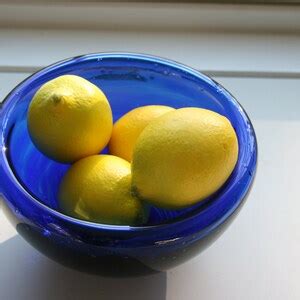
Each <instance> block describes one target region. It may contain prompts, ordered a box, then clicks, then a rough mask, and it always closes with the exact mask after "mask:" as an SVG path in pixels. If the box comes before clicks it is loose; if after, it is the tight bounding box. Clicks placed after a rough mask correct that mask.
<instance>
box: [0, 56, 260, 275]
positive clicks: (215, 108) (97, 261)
mask: <svg viewBox="0 0 300 300" xmlns="http://www.w3.org/2000/svg"><path fill="white" fill-rule="evenodd" d="M70 74H72V75H75V76H79V77H81V78H83V79H84V80H87V81H88V83H89V84H92V85H94V86H95V87H97V89H101V90H102V93H103V95H105V98H106V99H107V102H105V101H102V103H105V107H110V110H111V112H112V115H113V119H114V126H116V125H117V124H118V120H120V123H121V119H122V118H125V116H126V115H127V114H131V113H130V112H131V111H133V112H134V110H135V109H142V110H143V109H144V108H142V107H148V106H167V107H170V109H169V110H170V111H168V112H165V113H162V114H161V115H159V116H156V115H155V114H153V116H152V115H151V114H150V115H151V117H150V119H147V118H148V117H147V118H145V119H147V121H146V122H144V123H142V122H141V125H140V127H139V126H137V125H138V122H137V121H133V122H134V126H135V128H138V130H136V131H132V133H130V134H129V136H130V135H131V134H132V136H134V139H133V140H134V142H133V143H132V144H130V147H131V149H132V151H131V152H130V151H128V152H129V153H132V154H131V155H132V159H131V161H130V158H127V162H126V161H125V160H124V158H117V157H116V156H117V155H120V156H121V154H117V153H115V152H113V151H114V150H113V149H112V148H113V147H111V143H110V142H109V141H108V140H109V138H107V139H105V138H103V136H104V135H105V132H104V128H109V127H110V128H112V122H107V124H108V126H107V127H106V125H104V123H101V122H100V123H101V124H100V123H99V124H98V125H99V127H98V126H96V127H97V133H98V134H95V135H93V142H95V144H97V145H98V146H99V148H97V147H98V146H97V147H95V148H93V151H91V152H89V153H87V152H86V153H84V154H83V155H80V156H78V157H74V158H71V159H61V158H56V157H55V156H54V155H51V154H49V152H46V151H45V149H44V148H42V147H40V146H39V142H38V139H36V138H35V140H34V137H33V136H34V133H33V132H32V130H31V129H30V126H27V123H28V122H29V118H27V116H28V115H29V113H30V110H28V108H29V107H30V103H31V101H32V100H33V99H34V98H35V95H36V93H38V91H39V89H41V88H43V86H44V85H45V84H46V85H47V83H48V82H49V81H51V80H56V79H57V78H60V77H61V76H66V75H67V76H69V75H70ZM83 79H82V80H83ZM69 88H70V87H69ZM72 88H74V89H75V88H79V85H78V86H75V87H72ZM60 93H61V92H60ZM54 98H56V97H54ZM81 98H82V95H81ZM83 98H85V97H83ZM60 101H61V100H59V101H58V102H59V103H60ZM54 102H57V101H56V100H54ZM108 105H109V106H108ZM97 107H98V106H97ZM185 107H195V109H196V111H197V113H195V115H197V114H198V112H199V111H201V114H202V113H203V111H205V112H206V113H207V114H209V115H210V114H213V115H214V116H215V115H217V116H216V119H217V120H218V121H217V120H216V124H215V125H216V126H212V128H214V129H216V130H213V132H212V131H211V130H209V131H210V132H211V133H212V135H207V131H208V129H209V128H210V126H211V125H212V124H211V123H209V124H210V125H209V124H208V123H205V122H204V121H205V120H206V117H207V116H206V117H204V115H203V114H202V117H201V120H200V118H198V117H196V116H192V115H194V113H191V111H189V112H188V117H186V115H185V116H181V114H183V112H185V110H191V108H185ZM68 109H69V107H68ZM68 109H67V111H69V112H70V116H71V115H72V113H71V112H72V109H71V110H68ZM192 110H194V109H192ZM63 111H64V112H66V111H65V110H63ZM106 111H107V112H109V109H107V110H106ZM84 112H85V113H87V115H89V114H92V115H96V116H98V117H97V118H99V120H100V119H101V118H102V117H103V115H100V114H99V112H96V111H93V112H91V111H89V109H88V106H87V110H85V111H84ZM212 112H213V113H212ZM78 113H79V115H80V116H81V117H80V120H81V121H82V123H81V124H82V125H86V126H87V127H85V128H86V129H87V128H88V126H89V125H88V124H87V123H85V122H87V121H88V118H85V117H84V116H83V115H84V114H85V113H84V114H82V111H80V112H78ZM79 115H77V116H79ZM107 115H108V114H107ZM54 116H55V117H57V116H58V115H57V114H56V115H55V114H54ZM48 117H49V115H48ZM194 118H195V119H196V120H197V122H196V121H195V120H194V121H195V122H194V121H193V119H194ZM225 118H226V119H228V120H229V121H228V122H226V121H224V120H225ZM42 119H43V118H42ZM129 119H131V118H129ZM133 119H134V118H133ZM208 119H209V118H208ZM61 120H62V121H63V119H61ZM70 120H73V118H71V117H70ZM125 120H126V118H125ZM45 122H46V119H45ZM174 122H175V123H176V122H178V127H177V126H174ZM219 122H220V123H219ZM0 123H1V139H0V148H1V149H2V150H1V152H0V155H1V156H0V194H1V195H2V197H3V199H4V201H3V203H4V205H3V207H4V209H5V212H6V215H7V216H8V217H9V218H10V220H11V221H12V223H13V224H14V226H15V227H16V229H17V231H18V232H19V233H20V234H21V235H22V236H23V237H24V238H25V239H26V240H27V241H28V242H29V243H31V244H32V245H33V246H34V247H36V248H37V249H38V250H40V251H41V252H42V253H44V254H45V255H47V256H49V257H51V258H52V259H54V260H56V261H58V262H60V263H63V264H65V265H67V266H70V267H73V268H76V269H79V270H82V271H87V272H92V273H97V274H104V275H118V276H123V275H139V274H147V273H151V272H155V271H163V270H166V269H169V268H171V267H174V266H176V265H178V264H180V263H182V262H184V261H186V260H188V259H190V258H191V257H193V256H194V255H195V254H197V253H199V252H200V251H202V250H203V249H204V248H205V247H207V246H208V245H209V244H210V243H211V242H212V241H213V240H215V239H216V238H217V237H218V236H219V235H220V234H221V233H222V232H223V231H224V230H225V229H226V227H227V226H228V224H229V223H230V222H231V221H232V220H233V218H234V216H235V215H236V214H237V213H238V211H239V210H240V208H241V207H242V203H244V200H245V196H246V194H247V192H248V191H249V188H250V186H251V183H252V181H253V178H254V174H255V169H256V154H257V146H256V139H255V134H254V130H253V127H252V125H251V122H250V120H249V118H248V116H247V115H246V113H245V112H244V110H243V109H242V108H241V106H240V105H239V104H238V103H237V102H236V100H235V99H234V98H233V97H232V96H231V95H230V94H229V93H228V92H227V91H226V90H225V89H223V88H222V87H220V86H219V85H218V84H217V83H216V82H214V81H213V80H211V79H210V78H208V77H207V76H205V75H203V74H201V73H199V72H198V71H195V70H193V69H191V68H189V67H186V66H184V65H181V64H178V63H175V62H171V61H168V60H164V59H160V58H156V57H151V56H144V55H139V54H126V53H119V54H117V53H113V54H93V55H85V56H82V57H76V58H74V59H70V60H66V61H63V62H60V63H58V64H55V65H53V66H49V67H47V68H45V69H43V70H41V71H39V72H37V73H36V74H34V75H33V76H31V77H29V78H28V79H27V80H25V81H24V82H23V83H21V84H20V85H19V86H18V87H16V88H15V89H14V90H13V91H12V92H11V93H10V94H9V95H8V97H7V98H6V100H5V102H4V104H3V106H2V107H1V112H0ZM125 123H126V122H125ZM79 124H80V122H78V123H76V124H74V126H73V128H72V130H73V131H71V130H70V131H67V132H75V131H76V130H79V131H80V127H77V125H79ZM109 124H110V125H109ZM121 124H122V123H121ZM200 124H206V125H203V128H204V130H202V129H201V130H200V131H199V126H200ZM218 124H219V125H220V124H222V125H220V126H219V125H218ZM125 125H126V124H125ZM125 125H123V126H120V127H119V130H117V132H119V134H120V135H119V136H123V134H122V131H123V129H124V130H126V131H127V129H126V128H127V126H125ZM183 125H184V126H183ZM64 126H66V125H61V127H60V128H61V130H58V134H62V133H64V131H63V130H62V129H63V127H64ZM65 128H66V127H65ZM151 128H152V129H151ZM153 128H158V129H155V130H153ZM172 128H173V129H172ZM195 128H197V130H196V129H195ZM222 128H223V129H224V131H223V129H222ZM225 128H226V129H225ZM28 129H29V131H28ZM39 129H41V130H43V127H42V126H40V128H38V129H37V130H39ZM50 129H51V130H52V129H54V127H50ZM170 130H171V131H170ZM190 130H191V132H193V134H190ZM195 130H196V131H195ZM105 131H106V134H107V132H108V131H109V130H105ZM65 132H66V131H65ZM136 132H137V134H136ZM170 132H173V133H172V134H169V133H170ZM83 133H84V135H88V134H90V133H91V132H88V131H83ZM223 133H224V134H225V135H227V134H229V137H230V138H229V139H225V140H226V142H225V140H224V134H223ZM52 134H54V133H52ZM52 134H51V135H52ZM214 134H216V135H217V136H218V138H217V139H210V138H211V137H212V136H214ZM54 135H55V134H54ZM108 135H109V137H111V136H113V135H114V129H113V130H112V131H110V133H109V134H108ZM124 135H125V134H124ZM101 136H102V139H103V140H105V142H103V146H102V145H101V147H100V142H99V143H98V138H99V139H100V138H101ZM178 136H181V138H180V139H178ZM43 137H44V136H43ZM195 137H196V138H195ZM234 137H236V138H234ZM77 138H78V140H75V141H74V143H71V144H70V145H71V146H70V147H72V145H74V146H75V145H76V143H77V142H78V144H80V145H79V147H78V148H77V149H80V147H83V148H84V144H81V143H80V136H78V135H77ZM94 138H95V140H94ZM170 138H171V139H170ZM200 138H201V139H202V140H204V141H205V142H206V141H207V143H205V147H204V146H203V147H204V149H201V147H202V145H204V144H202V143H201V147H200V145H199V144H197V143H198V142H199V141H200ZM65 139H67V138H65ZM117 140H118V138H117ZM61 141H62V144H64V145H65V143H64V142H67V141H65V140H64V139H63V138H62V139H61ZM216 141H219V143H217V142H216ZM237 141H238V143H236V142H237ZM106 143H108V144H107V146H106V147H105V144H106ZM121 143H123V142H122V141H121ZM157 143H158V144H157ZM87 144H88V143H87ZM54 145H55V143H54ZM157 145H159V146H157ZM237 146H238V148H237ZM70 147H68V146H64V147H62V148H60V149H63V152H64V151H65V150H66V153H67V154H68V152H71V150H74V149H68V148H70ZM74 148H75V147H74ZM96 148H97V152H96V153H93V152H94V151H96V150H95V149H96ZM100 148H103V150H102V151H101V149H100ZM117 148H119V147H117ZM126 149H127V148H126ZM126 149H124V150H126ZM128 149H129V147H128ZM151 149H154V150H155V151H151ZM212 149H215V150H214V151H212ZM217 149H218V150H217ZM68 150H70V151H68ZM98 151H99V152H100V151H101V153H98ZM109 151H110V153H109ZM187 151H188V152H187ZM160 152H161V153H160ZM181 153H184V154H186V153H189V154H187V155H181ZM204 153H206V155H204ZM200 154H201V155H200ZM194 155H195V157H196V156H197V157H199V160H197V159H196V158H195V157H194ZM94 156H96V157H97V159H95V160H94V158H93V157H94ZM60 157H62V156H60ZM103 157H106V158H107V157H109V158H112V157H114V158H113V160H114V163H107V164H106V163H103V160H102V158H103ZM129 157H130V156H129ZM91 158H92V161H89V160H90V159H91ZM212 158H213V159H212ZM85 160H88V161H89V162H88V163H86V162H84V161H85ZM101 160H102V162H101ZM109 160H110V159H109ZM82 161H83V162H84V163H83V165H82ZM99 161H100V162H101V163H100V162H99ZM106 161H107V160H106ZM200 161H202V163H201V164H200ZM220 161H223V163H220ZM121 162H122V163H121ZM130 163H131V167H129V166H130ZM210 163H211V164H212V166H213V167H212V168H211V169H210V170H206V171H205V168H202V167H201V166H207V165H209V164H210ZM77 164H80V168H77V167H76V165H77ZM146 164H149V166H147V167H146V166H145V165H146ZM92 165H93V166H95V173H92V170H93V167H92ZM225 166H226V167H225ZM120 169H122V172H120ZM72 170H73V171H74V170H75V171H74V172H73V171H72ZM78 170H79V171H78ZM143 170H144V171H145V172H142V171H143ZM178 170H181V172H178ZM77 171H78V172H77ZM219 171H220V173H219ZM221 171H222V172H221ZM210 172H211V173H210ZM120 173H121V175H120ZM221 173H222V176H220V174H221ZM68 174H71V175H68ZM72 174H73V175H72ZM74 174H75V175H74ZM101 174H102V175H101ZM103 174H104V175H103ZM206 174H207V175H209V174H217V175H218V174H219V176H220V177H219V178H218V183H217V182H214V181H213V180H212V181H210V180H208V178H209V177H206ZM99 175H101V176H99ZM211 176H214V175H211ZM103 177H105V178H109V180H108V182H109V184H108V185H106V184H103V183H104V180H103ZM68 178H71V179H68ZM74 178H75V179H74ZM101 178H102V179H101ZM151 179H153V182H152V180H151ZM203 180H207V182H210V184H211V185H207V182H206V184H205V185H201V183H202V182H203ZM72 181H75V182H76V185H74V184H73V183H72ZM84 181H85V182H88V184H82V183H83V182H84ZM64 182H65V184H64ZM70 182H71V183H70ZM120 183H123V185H122V184H120ZM119 184H120V185H119ZM110 185H111V188H110ZM64 186H65V187H64ZM89 186H92V187H94V188H91V189H90V188H89ZM117 186H118V188H117ZM122 186H124V189H123V188H122ZM167 186H168V188H164V187H167ZM184 186H185V187H187V189H184ZM203 186H206V191H205V190H203V189H202V187H203ZM169 187H171V188H169ZM64 190H65V192H64ZM200 190H202V191H201V193H200ZM125 191H126V192H125ZM149 191H150V192H151V193H150V194H149ZM68 194H70V195H72V197H69V195H68ZM123 194H124V195H125V194H126V196H124V197H123ZM62 195H63V196H62ZM65 195H67V196H65ZM81 195H83V196H84V198H82V197H81ZM176 195H177V196H178V197H176ZM73 196H74V197H73ZM126 199H127V200H128V203H130V205H132V203H135V205H133V206H130V205H129V210H127V213H126V214H124V213H123V212H124V210H123V209H120V208H121V206H122V205H125V204H126V203H127V201H125V200H126ZM101 200H102V201H101ZM68 201H70V202H68ZM97 202H98V203H97ZM64 203H65V204H66V205H64ZM78 203H79V204H78ZM100 203H101V204H102V206H101V205H100ZM77 204H78V205H77ZM76 207H77V214H76V211H75V210H76ZM103 207H104V209H103ZM126 207H127V206H126ZM132 207H135V208H134V209H133V208H132ZM78 209H79V210H78ZM78 211H79V212H81V214H80V213H79V214H78ZM74 212H75V213H74ZM129 212H130V213H129ZM108 214H109V217H108ZM126 215H127V217H126ZM140 215H142V216H143V217H140ZM89 218H90V219H89ZM174 257H175V259H174Z"/></svg>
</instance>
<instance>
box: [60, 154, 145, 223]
mask: <svg viewBox="0 0 300 300" xmlns="http://www.w3.org/2000/svg"><path fill="white" fill-rule="evenodd" d="M59 205H60V208H61V209H62V211H63V212H64V213H66V214H68V215H70V216H73V217H76V218H79V219H83V220H88V221H93V222H99V223H106V224H117V225H135V224H138V223H139V222H141V221H142V220H143V217H144V210H143V206H142V204H141V202H140V200H138V199H137V198H135V197H133V196H132V195H131V170H130V163H129V162H127V161H126V160H124V159H122V158H119V157H116V156H112V155H93V156H89V157H86V158H83V159H81V160H79V161H78V162H76V163H75V164H74V165H72V166H71V168H70V169H69V170H68V171H67V173H66V175H65V176H64V178H63V180H62V182H61V185H60V189H59Z"/></svg>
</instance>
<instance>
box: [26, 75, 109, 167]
mask: <svg viewBox="0 0 300 300" xmlns="http://www.w3.org/2000/svg"><path fill="white" fill-rule="evenodd" d="M28 129H29V133H30V136H31V138H32V141H33V143H34V144H35V145H36V147H37V148H38V149H39V150H40V151H41V152H43V153H44V154H45V155H47V156H48V157H50V158H52V159H54V160H57V161H59V162H63V163H70V162H74V161H76V160H78V159H80V158H83V157H86V156H89V155H92V154H97V153H99V152H100V151H101V150H102V149H103V148H104V147H105V146H106V145H107V143H108V141H109V139H110V136H111V132H112V113H111V108H110V105H109V103H108V101H107V99H106V97H105V95H104V93H103V92H102V91H101V90H100V89H99V88H98V87H97V86H95V85H94V84H92V83H91V82H89V81H87V80H85V79H84V78H81V77H79V76H75V75H64V76H60V77H57V78H55V79H53V80H50V81H48V82H47V83H45V84H44V85H43V86H42V87H41V88H40V89H39V90H38V91H37V92H36V93H35V95H34V97H33V99H32V101H31V103H30V106H29V110H28Z"/></svg>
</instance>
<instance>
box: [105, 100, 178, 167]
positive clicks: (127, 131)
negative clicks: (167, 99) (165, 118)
mask: <svg viewBox="0 0 300 300" xmlns="http://www.w3.org/2000/svg"><path fill="white" fill-rule="evenodd" d="M173 110H174V108H172V107H169V106H164V105H148V106H141V107H138V108H136V109H133V110H131V111H130V112H128V113H127V114H125V115H124V116H122V117H121V118H120V119H119V120H118V121H117V122H116V123H115V124H114V127H113V132H112V136H111V140H110V142H109V152H110V154H113V155H117V156H119V157H122V158H124V159H126V160H128V161H131V159H132V152H133V148H134V146H135V143H136V140H137V138H138V137H139V135H140V134H141V132H142V131H143V130H144V128H145V127H146V126H147V125H148V124H149V123H150V122H151V121H153V120H154V119H156V118H158V117H160V116H162V115H163V114H165V113H167V112H170V111H173Z"/></svg>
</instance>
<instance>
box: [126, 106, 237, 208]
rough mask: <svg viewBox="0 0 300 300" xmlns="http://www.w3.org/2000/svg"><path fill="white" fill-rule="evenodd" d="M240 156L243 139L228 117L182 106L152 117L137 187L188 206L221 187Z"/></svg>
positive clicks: (148, 195) (165, 203)
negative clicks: (239, 140)
mask: <svg viewBox="0 0 300 300" xmlns="http://www.w3.org/2000/svg"><path fill="white" fill-rule="evenodd" d="M237 158H238V140H237V137H236V134H235V131H234V129H233V127H232V125H231V123H230V122H229V120H228V119H227V118H225V117H223V116H221V115H219V114H217V113H215V112H213V111H210V110H206V109H200V108H182V109H178V110H176V111H173V112H169V113H167V114H166V115H164V116H161V117H160V118H158V119H157V120H154V121H153V122H151V123H150V124H149V125H148V126H147V127H146V128H145V129H144V131H143V132H142V133H141V135H140V137H139V138H138V140H137V143H136V146H135V150H134V153H133V159H132V185H133V192H134V193H135V194H136V195H137V196H139V197H140V198H141V199H144V200H147V201H149V202H150V203H152V204H154V205H157V206H159V207H163V208H170V209H179V208H182V207H186V206H189V205H192V204H195V203H197V202H198V201H201V200H203V199H204V198H206V197H207V196H209V195H211V194H212V193H214V192H216V191H217V190H218V189H219V188H220V187H221V186H222V185H223V184H224V182H225V181H226V180H227V179H228V177H229V176H230V174H231V172H232V171H233V169H234V167H235V164H236V162H237Z"/></svg>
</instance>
